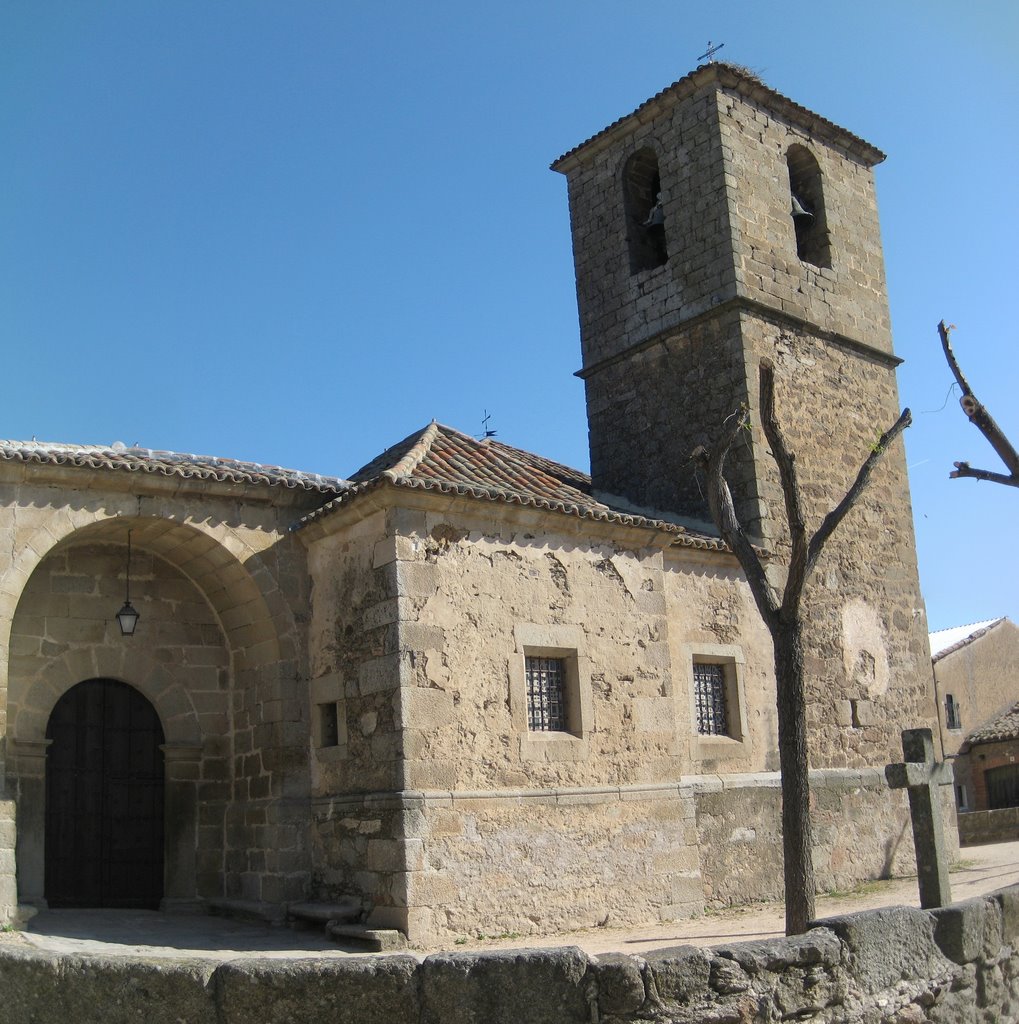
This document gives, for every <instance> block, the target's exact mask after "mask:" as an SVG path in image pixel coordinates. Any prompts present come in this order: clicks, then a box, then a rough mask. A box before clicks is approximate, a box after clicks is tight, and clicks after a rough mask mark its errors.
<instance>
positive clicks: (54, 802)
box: [46, 679, 164, 909]
mask: <svg viewBox="0 0 1019 1024" xmlns="http://www.w3.org/2000/svg"><path fill="white" fill-rule="evenodd" d="M46 737H47V739H49V740H52V743H51V744H50V747H49V751H48V755H47V766H46V900H47V902H48V903H49V905H50V906H51V907H124V908H135V909H157V908H158V907H159V902H160V900H161V899H162V896H163V794H164V768H163V751H162V749H161V745H162V743H163V729H162V726H161V725H160V722H159V716H158V715H157V714H156V710H155V708H153V706H152V705H151V704H150V703H149V701H148V700H146V698H145V697H144V696H142V694H140V693H139V692H138V691H137V690H136V689H134V688H133V687H131V686H128V685H126V684H125V683H121V682H117V681H116V680H113V679H90V680H88V681H87V682H83V683H79V684H78V685H77V686H75V687H73V688H72V689H70V690H68V691H67V693H65V694H64V695H63V697H61V698H60V700H59V701H58V702H57V704H56V706H55V707H54V709H53V713H52V714H51V715H50V720H49V725H48V727H47V730H46Z"/></svg>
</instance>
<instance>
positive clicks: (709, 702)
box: [693, 661, 729, 736]
mask: <svg viewBox="0 0 1019 1024" xmlns="http://www.w3.org/2000/svg"><path fill="white" fill-rule="evenodd" d="M693 685H694V706H695V709H696V712H697V732H699V733H700V734H701V735H702V736H728V735H729V716H728V714H727V712H726V706H725V668H724V666H722V665H718V664H714V663H711V662H701V661H695V662H694V664H693Z"/></svg>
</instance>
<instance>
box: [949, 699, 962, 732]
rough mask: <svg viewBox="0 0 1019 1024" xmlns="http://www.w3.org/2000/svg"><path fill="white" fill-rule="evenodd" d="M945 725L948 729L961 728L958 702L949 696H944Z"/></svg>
mask: <svg viewBox="0 0 1019 1024" xmlns="http://www.w3.org/2000/svg"><path fill="white" fill-rule="evenodd" d="M945 725H946V726H948V728H949V729H961V728H962V712H961V711H960V710H959V702H958V701H957V700H956V699H955V698H954V697H953V696H952V695H951V694H950V693H947V694H945Z"/></svg>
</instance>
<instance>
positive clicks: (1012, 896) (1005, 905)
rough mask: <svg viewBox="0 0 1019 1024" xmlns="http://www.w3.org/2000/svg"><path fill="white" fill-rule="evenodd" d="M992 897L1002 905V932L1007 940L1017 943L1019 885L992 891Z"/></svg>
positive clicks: (1018, 936) (1018, 938)
mask: <svg viewBox="0 0 1019 1024" xmlns="http://www.w3.org/2000/svg"><path fill="white" fill-rule="evenodd" d="M989 898H990V899H993V900H996V901H997V903H998V905H999V906H1000V907H1001V914H1002V923H1001V926H1002V933H1003V936H1004V939H1005V941H1006V942H1011V943H1012V945H1013V946H1015V945H1017V941H1016V940H1019V885H1010V886H1008V887H1006V888H1004V889H998V891H997V892H994V893H991V895H990V897H989Z"/></svg>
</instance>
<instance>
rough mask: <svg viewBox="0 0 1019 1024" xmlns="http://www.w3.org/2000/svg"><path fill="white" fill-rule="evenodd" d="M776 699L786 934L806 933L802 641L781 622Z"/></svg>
mask: <svg viewBox="0 0 1019 1024" xmlns="http://www.w3.org/2000/svg"><path fill="white" fill-rule="evenodd" d="M772 644H773V647H774V651H775V685H776V689H777V697H778V753H779V766H780V768H781V771H782V845H783V852H784V867H785V871H784V875H785V930H786V934H787V935H799V934H801V933H802V932H805V931H806V930H807V928H808V927H809V924H810V922H811V921H812V920H813V919H814V889H815V886H814V858H813V846H814V843H813V827H812V825H811V821H810V784H809V781H808V780H809V768H810V766H809V762H808V757H807V702H806V699H805V697H804V693H805V687H804V673H803V636H802V628H801V625H800V622H799V621H798V620H795V621H793V622H792V623H785V622H782V623H780V624H779V626H778V629H777V630H776V631H775V634H774V635H773V637H772Z"/></svg>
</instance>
